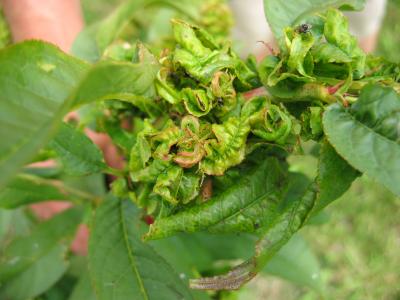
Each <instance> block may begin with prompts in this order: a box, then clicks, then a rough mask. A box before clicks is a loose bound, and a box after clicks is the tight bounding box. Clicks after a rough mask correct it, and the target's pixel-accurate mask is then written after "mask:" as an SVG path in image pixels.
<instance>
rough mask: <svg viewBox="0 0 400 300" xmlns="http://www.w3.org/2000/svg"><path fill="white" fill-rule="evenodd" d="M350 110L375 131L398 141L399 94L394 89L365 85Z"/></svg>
mask: <svg viewBox="0 0 400 300" xmlns="http://www.w3.org/2000/svg"><path fill="white" fill-rule="evenodd" d="M351 112H352V114H353V115H354V116H355V117H356V118H357V120H358V121H360V122H362V123H364V124H365V125H367V126H368V127H370V128H372V129H374V131H376V132H377V133H379V134H382V135H383V136H385V137H387V138H388V139H390V140H392V141H395V142H397V143H399V142H400V128H399V124H400V96H399V95H398V94H397V93H396V91H395V90H394V89H392V88H390V87H381V86H374V85H367V86H366V87H364V88H363V89H362V90H361V94H360V97H359V99H358V100H357V102H356V103H354V104H353V105H352V107H351Z"/></svg>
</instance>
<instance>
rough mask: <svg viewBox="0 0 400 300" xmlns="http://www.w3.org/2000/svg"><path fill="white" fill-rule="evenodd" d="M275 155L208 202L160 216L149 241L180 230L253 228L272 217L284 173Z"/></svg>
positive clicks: (150, 232)
mask: <svg viewBox="0 0 400 300" xmlns="http://www.w3.org/2000/svg"><path fill="white" fill-rule="evenodd" d="M281 168H282V166H281V165H280V163H279V162H278V160H277V159H276V158H275V157H268V158H266V159H265V160H264V161H263V162H260V163H259V164H258V165H256V166H255V167H254V168H252V169H251V170H250V171H248V172H246V175H245V176H241V178H240V179H239V180H238V181H237V182H236V184H234V185H233V186H231V187H230V188H227V189H226V190H225V191H224V192H222V193H221V194H219V195H217V196H215V197H214V198H211V199H209V200H208V201H207V202H205V203H202V204H200V205H196V206H194V207H191V208H188V209H186V210H181V211H180V212H178V213H177V214H175V215H172V216H170V217H166V218H161V219H157V220H156V221H155V223H154V224H152V225H151V226H150V230H149V232H148V233H147V234H146V235H145V237H144V238H145V239H146V240H152V239H160V238H163V237H166V236H170V235H174V234H176V233H178V232H183V231H184V232H196V231H201V230H207V229H209V228H210V229H214V231H218V232H229V231H230V232H232V231H234V232H236V231H238V230H239V231H254V230H256V229H258V228H259V227H262V226H263V225H265V223H268V222H269V221H270V220H269V219H268V218H266V216H267V215H268V214H271V210H272V211H273V210H274V208H275V206H276V204H277V203H276V202H277V201H278V199H277V196H278V195H279V189H280V187H282V186H284V172H283V170H282V169H281Z"/></svg>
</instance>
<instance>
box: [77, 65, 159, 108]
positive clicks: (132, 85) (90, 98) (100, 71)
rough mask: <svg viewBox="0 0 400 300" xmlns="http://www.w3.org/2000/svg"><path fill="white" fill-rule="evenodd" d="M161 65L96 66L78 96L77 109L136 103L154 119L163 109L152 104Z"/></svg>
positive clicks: (85, 80)
mask: <svg viewBox="0 0 400 300" xmlns="http://www.w3.org/2000/svg"><path fill="white" fill-rule="evenodd" d="M158 69H159V65H158V63H157V61H155V60H152V61H143V62H140V63H135V64H134V63H128V62H116V61H112V62H110V61H104V62H100V63H98V64H96V65H95V66H94V67H93V68H92V69H91V70H90V72H89V73H88V74H87V76H86V77H85V78H84V80H83V81H82V82H81V83H80V86H79V88H78V89H77V91H76V94H75V96H74V98H75V99H74V106H80V105H82V104H86V103H90V102H94V101H102V100H110V99H117V100H122V101H126V102H129V103H132V104H133V105H135V106H137V107H138V108H139V109H140V110H142V111H143V112H145V113H148V114H149V115H150V116H152V114H153V113H154V114H156V115H157V113H158V111H159V108H157V107H156V105H155V103H154V102H152V101H153V100H151V97H153V96H154V95H155V87H154V80H155V78H156V75H157V71H158Z"/></svg>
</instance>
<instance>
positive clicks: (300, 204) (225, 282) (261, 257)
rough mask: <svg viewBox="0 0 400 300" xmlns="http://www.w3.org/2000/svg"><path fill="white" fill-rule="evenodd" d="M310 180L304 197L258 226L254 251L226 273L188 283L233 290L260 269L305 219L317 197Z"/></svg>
mask: <svg viewBox="0 0 400 300" xmlns="http://www.w3.org/2000/svg"><path fill="white" fill-rule="evenodd" d="M316 195H317V193H316V189H315V185H314V184H312V185H311V186H310V187H309V189H308V190H307V191H306V193H305V194H304V196H303V197H300V198H299V199H297V201H295V202H293V203H292V204H291V205H290V206H289V207H288V208H287V209H286V210H285V211H284V212H282V213H281V214H280V215H278V216H277V218H276V219H275V220H274V222H273V223H272V224H270V225H268V226H266V227H265V228H263V229H262V230H260V232H259V233H260V239H259V240H258V242H257V244H256V249H255V255H254V256H253V257H252V258H250V259H249V260H247V261H245V262H244V263H242V264H240V265H238V266H236V267H234V268H232V270H231V271H229V272H228V273H227V274H224V275H219V276H215V277H205V278H199V279H192V280H190V287H191V288H194V289H201V290H203V289H205V290H235V289H238V288H240V287H241V286H242V285H243V284H245V283H246V282H248V281H249V280H251V279H252V278H253V277H254V276H256V275H257V273H258V272H260V271H261V270H262V269H263V268H264V267H265V265H266V264H267V263H268V262H269V261H270V260H271V259H272V257H273V256H274V255H275V254H276V253H277V252H278V251H279V250H280V249H281V248H282V247H283V245H285V244H286V243H287V242H288V241H289V240H290V238H291V237H292V236H293V235H294V234H295V233H296V232H297V231H298V230H299V229H300V228H301V227H302V226H303V224H304V223H305V222H306V220H307V219H308V217H309V216H310V213H311V211H312V208H313V206H314V203H315V199H316Z"/></svg>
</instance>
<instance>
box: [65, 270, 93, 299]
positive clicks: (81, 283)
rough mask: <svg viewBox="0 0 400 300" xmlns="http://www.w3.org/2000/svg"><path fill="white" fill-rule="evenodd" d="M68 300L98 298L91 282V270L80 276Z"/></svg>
mask: <svg viewBox="0 0 400 300" xmlns="http://www.w3.org/2000/svg"><path fill="white" fill-rule="evenodd" d="M68 300H97V299H96V295H95V293H94V290H93V287H92V285H91V283H90V276H89V272H84V273H83V274H82V275H81V276H80V277H79V280H78V282H77V283H76V285H75V286H74V289H73V290H72V292H71V295H70V296H69V298H68Z"/></svg>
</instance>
